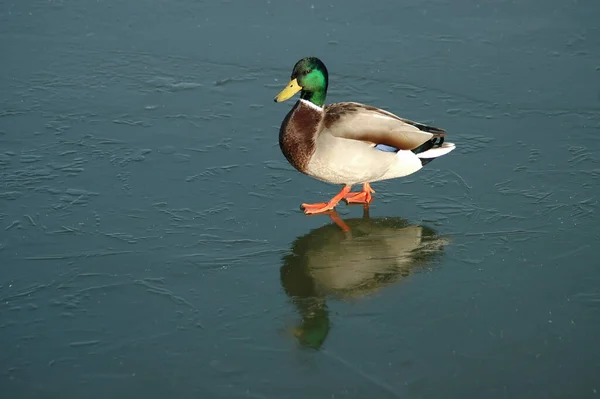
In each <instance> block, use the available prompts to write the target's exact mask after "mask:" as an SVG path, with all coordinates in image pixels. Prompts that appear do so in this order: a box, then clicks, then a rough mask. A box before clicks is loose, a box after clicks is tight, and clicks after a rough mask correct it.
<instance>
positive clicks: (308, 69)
mask: <svg viewBox="0 0 600 399" xmlns="http://www.w3.org/2000/svg"><path fill="white" fill-rule="evenodd" d="M328 80H329V74H328V73H327V68H326V67H325V64H323V62H322V61H321V60H320V59H318V58H317V57H306V58H302V59H301V60H300V61H298V62H297V63H296V65H294V70H293V71H292V77H291V78H290V83H288V85H287V86H286V88H285V89H283V90H282V91H281V93H279V94H278V95H277V97H275V102H278V103H279V102H282V101H285V100H287V99H288V98H290V97H292V96H293V95H294V94H296V93H297V92H299V91H300V98H302V99H304V100H308V101H310V102H312V103H313V104H315V105H318V106H320V107H322V106H323V104H325V96H327V84H328Z"/></svg>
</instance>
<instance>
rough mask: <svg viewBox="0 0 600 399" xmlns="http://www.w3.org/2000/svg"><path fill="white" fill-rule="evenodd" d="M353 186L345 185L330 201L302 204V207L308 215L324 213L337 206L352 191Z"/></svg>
mask: <svg viewBox="0 0 600 399" xmlns="http://www.w3.org/2000/svg"><path fill="white" fill-rule="evenodd" d="M351 188H352V186H344V188H342V191H340V192H339V193H338V194H337V195H336V196H335V197H333V198H332V199H330V200H329V202H319V203H317V204H302V208H303V209H304V213H305V214H307V215H314V214H316V213H324V212H327V211H330V210H332V209H333V208H335V206H336V205H337V204H338V202H340V201H341V200H342V199H344V197H345V196H346V194H348V193H349V192H350V189H351Z"/></svg>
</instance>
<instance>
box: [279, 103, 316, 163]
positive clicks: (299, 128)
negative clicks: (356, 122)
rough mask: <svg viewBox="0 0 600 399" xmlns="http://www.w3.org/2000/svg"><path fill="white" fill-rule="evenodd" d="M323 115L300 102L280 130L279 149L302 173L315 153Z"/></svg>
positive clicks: (288, 115)
mask: <svg viewBox="0 0 600 399" xmlns="http://www.w3.org/2000/svg"><path fill="white" fill-rule="evenodd" d="M322 117H323V114H322V112H321V111H319V110H318V109H317V108H313V107H311V106H309V105H305V104H304V103H303V102H302V101H300V100H298V102H296V104H295V105H294V107H293V108H292V109H291V110H290V112H289V113H288V114H287V116H286V117H285V119H284V120H283V122H282V124H281V128H280V129H279V147H280V148H281V152H283V155H285V157H286V159H287V160H288V162H289V163H290V164H291V165H292V166H293V167H294V168H296V169H297V170H298V171H300V172H302V173H306V168H307V166H308V162H309V161H310V157H311V156H312V154H313V153H314V152H315V138H316V136H317V133H318V128H319V122H320V121H321V118H322Z"/></svg>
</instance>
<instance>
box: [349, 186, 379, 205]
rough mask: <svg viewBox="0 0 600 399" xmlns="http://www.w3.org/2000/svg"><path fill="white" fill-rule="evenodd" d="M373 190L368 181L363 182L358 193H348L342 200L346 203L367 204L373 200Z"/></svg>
mask: <svg viewBox="0 0 600 399" xmlns="http://www.w3.org/2000/svg"><path fill="white" fill-rule="evenodd" d="M374 192H375V190H373V189H372V188H371V185H370V184H369V183H365V184H363V189H362V191H360V192H358V193H348V194H347V195H345V196H344V200H346V202H347V203H348V204H369V203H371V201H372V200H373V196H372V195H371V194H373V193H374Z"/></svg>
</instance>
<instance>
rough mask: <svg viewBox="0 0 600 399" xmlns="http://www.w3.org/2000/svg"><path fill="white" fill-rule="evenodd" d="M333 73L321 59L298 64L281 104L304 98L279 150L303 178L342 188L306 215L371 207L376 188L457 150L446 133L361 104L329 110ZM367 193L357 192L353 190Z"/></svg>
mask: <svg viewBox="0 0 600 399" xmlns="http://www.w3.org/2000/svg"><path fill="white" fill-rule="evenodd" d="M328 85H329V73H328V71H327V67H326V66H325V64H324V63H323V61H321V60H320V59H319V58H317V57H305V58H302V59H301V60H299V61H298V62H296V64H295V65H294V69H293V70H292V74H291V77H290V81H289V83H288V84H287V85H286V87H285V88H284V89H283V90H282V91H281V92H280V93H279V94H278V95H277V96H276V97H275V99H274V101H275V102H277V103H279V102H283V101H286V100H288V99H290V98H292V97H293V96H294V95H295V94H296V93H298V92H300V98H299V99H298V101H296V103H295V104H294V106H293V107H292V108H291V110H290V111H289V112H288V114H287V115H286V116H285V118H284V119H283V121H282V123H281V127H280V129H279V147H280V149H281V152H282V153H283V155H284V156H285V158H286V159H287V161H288V162H289V163H290V164H291V165H292V166H293V167H294V168H295V169H296V170H297V171H299V172H300V173H303V174H305V175H308V176H310V177H313V178H315V179H317V180H320V181H323V182H326V183H330V184H336V185H343V187H342V189H341V191H340V192H339V193H338V194H336V195H335V196H334V197H332V198H331V199H330V200H329V201H327V202H319V203H303V204H301V208H302V209H303V210H304V213H305V214H307V215H314V214H320V213H329V212H331V211H332V210H333V209H334V208H335V207H336V206H337V205H338V203H339V202H340V201H342V200H343V201H345V202H346V203H347V204H363V205H365V206H368V205H369V204H370V203H371V201H372V200H373V194H374V193H375V190H373V188H372V187H371V183H373V182H377V181H382V180H389V179H395V178H400V177H405V176H408V175H411V174H413V173H415V172H417V171H419V170H420V169H421V168H423V167H424V166H425V165H427V164H428V163H429V162H431V161H432V160H434V159H435V158H439V157H441V156H443V155H446V154H448V153H449V152H451V151H452V150H454V149H455V148H456V145H455V144H454V143H449V142H446V141H445V138H446V135H447V134H446V133H445V130H444V129H441V128H438V127H434V126H429V125H426V124H423V123H419V122H414V121H411V120H408V119H404V118H401V117H399V116H397V115H395V114H393V113H391V112H388V111H386V110H383V109H381V108H377V107H373V106H370V105H365V104H361V103H358V102H338V103H331V104H327V105H325V98H326V96H327V88H328ZM357 184H362V190H361V191H358V192H352V191H351V189H352V186H355V185H357Z"/></svg>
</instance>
